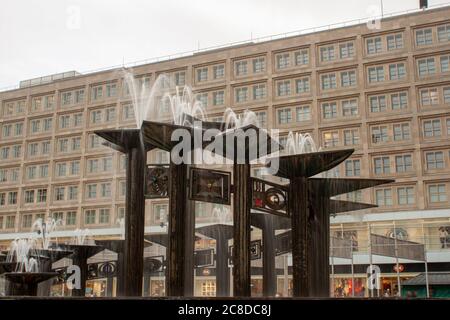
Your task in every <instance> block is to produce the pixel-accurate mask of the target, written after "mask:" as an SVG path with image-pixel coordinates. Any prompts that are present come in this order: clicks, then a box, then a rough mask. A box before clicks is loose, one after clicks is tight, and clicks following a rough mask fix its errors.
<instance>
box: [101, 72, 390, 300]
mask: <svg viewBox="0 0 450 320" xmlns="http://www.w3.org/2000/svg"><path fill="white" fill-rule="evenodd" d="M130 77H131V78H133V77H132V76H130V75H127V76H126V78H127V79H129V78H130ZM129 80H130V79H129ZM133 81H134V80H133ZM133 81H131V80H130V81H129V83H131V84H134V82H133ZM162 84H164V85H162ZM131 87H132V90H131V92H132V98H133V105H134V107H135V114H136V120H137V129H115V130H99V131H96V134H98V135H99V136H101V137H102V138H103V139H104V140H106V144H107V145H109V146H110V147H112V148H113V149H115V150H118V151H120V152H122V153H125V154H126V155H127V157H128V162H127V193H126V214H125V248H124V256H125V258H124V274H125V280H124V281H125V289H124V295H126V296H139V295H141V292H142V277H143V247H144V216H145V213H144V206H145V195H144V185H145V174H144V172H145V170H146V154H147V151H149V150H152V149H155V148H158V149H161V150H165V151H169V152H173V151H174V148H175V147H176V146H177V144H179V142H180V141H181V140H182V138H181V137H178V139H174V140H172V135H173V134H174V133H176V131H177V130H178V129H181V130H184V132H187V133H189V135H190V137H191V140H190V141H188V142H187V145H188V146H191V147H192V149H191V150H194V151H191V152H190V153H189V154H181V156H182V157H183V158H184V160H185V162H183V163H181V164H176V163H175V162H174V161H173V159H172V157H171V162H170V165H169V168H168V174H167V176H168V190H167V195H168V197H169V216H168V235H167V246H168V249H167V276H166V292H167V295H168V296H183V295H189V294H190V293H189V292H190V290H189V289H187V288H185V285H186V284H187V283H189V281H187V280H188V278H189V276H188V275H187V274H188V273H187V270H192V264H191V265H190V264H189V263H190V262H189V261H191V260H192V259H190V258H189V256H188V255H189V252H191V253H190V254H192V250H189V246H192V243H193V239H194V223H193V219H194V218H193V212H191V211H192V210H188V208H189V207H190V204H189V202H190V201H193V200H197V201H206V202H215V203H224V202H220V201H225V202H227V203H228V204H231V203H232V205H233V227H232V238H233V242H234V252H233V288H234V294H235V295H236V296H250V248H249V244H250V226H251V223H252V218H251V217H252V215H251V210H252V209H253V210H256V211H265V212H266V215H269V214H275V215H281V216H283V217H284V218H285V219H288V220H290V221H291V227H292V239H293V241H292V244H293V245H292V253H293V277H294V295H295V296H302V297H311V296H318V297H324V296H328V294H329V271H328V268H329V261H328V259H329V240H330V239H329V216H330V214H333V213H334V212H337V211H342V210H350V209H363V208H367V207H369V205H365V204H354V203H348V202H336V201H335V200H330V197H333V196H335V195H338V194H342V193H347V192H351V191H355V190H359V189H363V188H368V187H373V186H376V185H379V184H384V183H389V182H392V180H373V179H338V178H324V177H314V176H316V175H317V174H320V173H322V172H325V171H328V170H330V169H332V168H334V167H335V166H337V165H338V164H340V163H341V162H342V161H344V160H345V159H347V158H348V157H349V156H350V155H351V154H352V153H353V151H354V150H353V149H347V150H332V151H320V150H317V149H316V148H315V145H314V143H313V141H312V138H311V137H310V136H305V135H298V134H297V135H295V134H290V135H289V138H288V143H287V145H286V150H287V152H288V154H286V155H282V156H279V157H278V156H275V157H274V156H272V157H271V158H270V159H269V160H268V161H267V166H272V164H275V162H278V163H279V165H278V170H277V171H276V172H274V173H273V175H275V176H278V177H281V178H285V179H289V184H287V185H277V184H273V183H272V184H271V186H272V189H274V188H275V189H279V190H281V193H282V194H284V202H283V206H282V208H280V204H279V203H276V201H275V199H276V198H277V197H275V196H274V193H273V190H270V192H269V189H270V188H269V189H267V188H265V187H264V188H263V189H261V188H260V186H259V185H258V183H255V181H256V180H257V179H256V178H252V177H251V175H250V168H251V163H253V162H254V161H256V160H258V159H260V158H262V157H265V156H267V155H271V154H273V152H275V151H277V150H278V149H279V145H278V143H277V142H276V139H273V138H272V137H271V136H270V135H269V134H268V133H267V131H266V130H263V129H261V128H259V127H258V126H257V125H255V119H256V116H255V115H254V114H253V113H251V112H247V113H246V114H244V116H243V117H238V116H236V115H235V114H234V113H233V112H230V111H227V112H226V114H225V122H207V121H205V118H204V112H203V110H202V108H201V105H200V106H199V104H198V102H196V101H195V100H193V99H192V96H191V92H190V90H188V89H186V88H185V89H183V90H182V91H180V90H179V89H178V88H176V87H175V90H174V89H173V88H174V86H173V85H172V84H171V83H170V80H168V79H167V78H165V77H163V78H158V79H157V80H156V85H155V86H153V88H152V89H150V90H148V91H146V89H145V88H144V87H142V88H141V89H140V90H138V89H137V88H136V85H132V86H131ZM162 88H164V89H162ZM167 88H169V89H167ZM170 88H171V89H170ZM173 92H175V94H173ZM165 101H167V102H168V104H169V105H170V112H169V113H168V115H163V114H162V112H161V108H160V106H161V105H160V103H161V102H165ZM147 119H152V121H148V120H147ZM163 121H166V122H163ZM208 129H215V130H216V134H215V135H214V139H213V140H214V142H221V143H218V144H217V145H216V146H220V147H216V148H213V149H212V150H211V149H209V148H208V147H209V145H210V142H204V141H202V142H201V143H200V145H198V143H197V144H196V143H195V142H196V141H195V139H194V138H193V137H196V136H200V137H203V134H204V133H205V131H206V130H208ZM251 133H253V134H255V135H256V136H257V137H259V138H260V139H256V140H252V138H251V137H249V136H248V134H251ZM261 137H263V138H264V139H261ZM205 149H208V151H211V153H213V154H214V155H217V156H219V157H222V158H223V159H226V160H228V161H229V162H228V163H230V162H231V163H232V165H233V178H232V179H233V183H232V184H231V181H229V180H228V179H229V174H228V176H227V174H226V173H225V172H223V171H222V172H220V171H217V170H205V171H206V173H205V172H204V173H200V172H199V170H204V169H197V168H189V167H188V163H187V162H189V160H192V157H193V156H194V155H195V151H196V150H200V151H202V150H205ZM230 151H231V152H230ZM178 155H180V154H178ZM186 160H187V162H186ZM274 167H275V166H274ZM188 169H189V170H188ZM193 169H194V170H197V171H194V170H193ZM188 171H189V176H190V178H189V180H188ZM195 173H197V174H199V177H200V178H198V179H196V178H195V176H192V175H193V174H195ZM215 179H219V180H220V181H222V182H224V181H229V183H228V186H227V187H226V188H225V189H224V190H225V192H226V194H227V196H226V197H225V198H226V199H221V196H222V197H223V194H222V195H219V196H217V195H216V194H215V193H214V191H213V189H214V181H217V180H215ZM188 181H189V184H190V185H188ZM256 182H257V181H256ZM202 183H203V185H202ZM259 184H260V185H266V184H269V183H268V182H267V181H264V180H262V182H261V181H259ZM202 188H203V189H205V188H206V189H205V190H206V191H205V190H200V189H202ZM258 188H260V189H258ZM197 189H198V190H200V191H201V192H199V193H198V194H196V195H193V194H192V190H197ZM188 190H190V191H189V192H188ZM257 192H259V193H260V195H262V196H263V197H264V198H261V199H259V200H258V199H257V198H255V197H254V195H255V194H256V193H257ZM277 192H278V191H277ZM230 193H233V194H234V197H232V201H231V199H230V197H229V194H230ZM275 194H276V195H279V194H280V192H278V193H275ZM264 199H265V200H264ZM256 200H258V201H256ZM217 201H219V202H217ZM277 205H278V206H277ZM261 209H265V210H261ZM255 217H256V216H255ZM268 219H271V218H268V217H263V218H254V219H253V220H254V221H253V223H254V224H257V225H260V226H261V227H262V228H266V227H263V225H264V222H268V221H262V220H268ZM272 220H273V219H272ZM271 223H272V227H271V228H276V227H277V225H276V224H277V222H275V221H272V222H271ZM283 223H285V222H283ZM266 224H270V222H268V223H266ZM210 228H212V227H210ZM217 228H221V227H217ZM225 228H226V229H227V231H224V230H221V232H218V233H223V234H227V233H230V232H231V231H230V230H231V229H230V227H225ZM266 229H267V232H266V233H267V235H266V236H265V237H266V242H267V243H269V242H270V239H271V238H273V230H272V229H270V230H269V229H268V228H266ZM197 231H198V232H200V231H201V232H202V233H207V234H210V233H209V231H208V230H203V229H202V230H197ZM210 236H212V234H210ZM225 238H226V237H225ZM219 242H221V243H222V242H223V243H224V242H225V241H218V243H219ZM267 248H268V249H267ZM267 248H266V252H265V255H266V264H267V265H269V264H270V263H271V262H270V261H272V260H273V257H272V256H271V251H273V250H271V249H270V246H267ZM218 265H219V264H218ZM271 269H272V267H270V268H269V267H267V270H271ZM267 270H266V272H268V271H267ZM267 283H268V284H267V285H266V286H267V287H266V292H267V294H273V288H270V286H273V281H271V282H270V281H268V282H267ZM269 283H272V284H270V285H269ZM219 287H220V286H219ZM223 287H224V288H225V289H223V290H222V289H220V290H219V291H220V292H219V294H222V293H226V287H225V286H223Z"/></svg>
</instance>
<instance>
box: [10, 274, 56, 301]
mask: <svg viewBox="0 0 450 320" xmlns="http://www.w3.org/2000/svg"><path fill="white" fill-rule="evenodd" d="M4 276H5V278H6V280H8V281H9V282H10V283H9V285H8V289H7V291H6V295H8V296H36V295H37V289H38V284H39V283H41V282H43V281H46V280H49V279H51V278H54V277H57V276H58V273H57V272H8V273H5V274H4Z"/></svg>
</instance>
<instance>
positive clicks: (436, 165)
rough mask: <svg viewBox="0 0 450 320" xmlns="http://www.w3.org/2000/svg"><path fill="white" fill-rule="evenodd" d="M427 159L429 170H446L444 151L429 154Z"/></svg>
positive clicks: (426, 155) (426, 156)
mask: <svg viewBox="0 0 450 320" xmlns="http://www.w3.org/2000/svg"><path fill="white" fill-rule="evenodd" d="M425 159H426V161H427V170H436V169H443V168H444V153H443V152H442V151H435V152H427V153H426V154H425Z"/></svg>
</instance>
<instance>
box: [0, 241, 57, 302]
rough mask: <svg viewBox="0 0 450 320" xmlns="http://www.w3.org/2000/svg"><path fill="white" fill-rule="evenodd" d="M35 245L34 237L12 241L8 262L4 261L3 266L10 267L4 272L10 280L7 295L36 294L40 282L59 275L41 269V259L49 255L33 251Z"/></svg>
mask: <svg viewBox="0 0 450 320" xmlns="http://www.w3.org/2000/svg"><path fill="white" fill-rule="evenodd" d="M34 246H35V240H34V239H17V240H14V241H12V242H11V246H10V250H9V252H8V256H7V258H6V262H2V265H3V268H4V267H7V268H9V269H10V270H8V272H5V273H4V277H5V279H6V280H7V281H8V282H9V284H8V286H7V290H6V295H8V296H36V295H37V290H38V284H39V283H41V282H43V281H46V280H49V279H51V278H53V277H56V276H57V275H58V273H56V272H48V271H42V270H40V267H39V261H40V259H46V258H47V257H40V256H39V257H37V256H38V255H37V253H36V252H33V250H34V249H33V248H34ZM32 255H33V256H32Z"/></svg>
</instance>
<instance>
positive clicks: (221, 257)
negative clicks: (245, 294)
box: [216, 234, 230, 297]
mask: <svg viewBox="0 0 450 320" xmlns="http://www.w3.org/2000/svg"><path fill="white" fill-rule="evenodd" d="M229 295H230V271H229V268H228V238H226V237H225V235H224V234H219V235H218V237H217V239H216V297H228V296H229Z"/></svg>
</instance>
